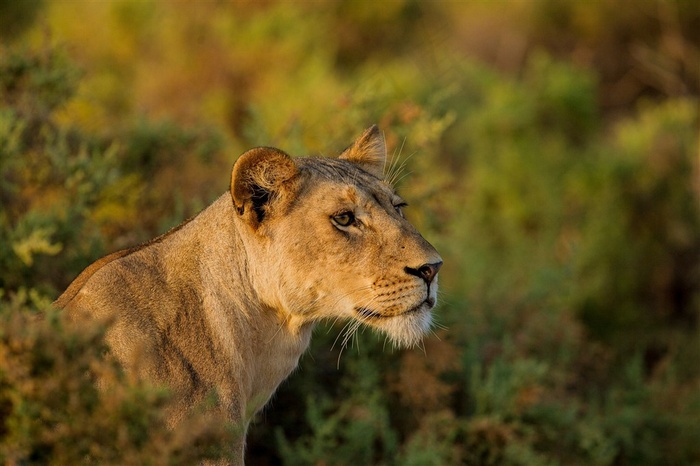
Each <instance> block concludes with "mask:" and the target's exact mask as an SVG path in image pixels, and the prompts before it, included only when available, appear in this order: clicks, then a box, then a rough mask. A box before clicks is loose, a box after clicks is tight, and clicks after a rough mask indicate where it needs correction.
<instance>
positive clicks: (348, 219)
mask: <svg viewBox="0 0 700 466" xmlns="http://www.w3.org/2000/svg"><path fill="white" fill-rule="evenodd" d="M332 218H333V222H335V224H336V225H338V226H341V227H349V226H350V225H352V224H353V223H355V214H353V213H352V212H349V211H348V212H341V213H339V214H336V215H334V216H333V217H332Z"/></svg>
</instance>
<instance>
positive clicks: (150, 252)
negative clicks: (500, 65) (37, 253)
mask: <svg viewBox="0 0 700 466" xmlns="http://www.w3.org/2000/svg"><path fill="white" fill-rule="evenodd" d="M385 154H386V150H385V147H384V141H383V138H382V137H381V135H380V133H379V131H378V129H377V128H376V126H374V127H372V128H369V129H368V130H367V131H365V133H364V134H363V135H362V136H361V137H360V138H359V139H357V141H355V143H354V144H353V145H352V146H351V147H350V148H348V149H347V150H346V151H345V152H343V153H342V154H341V155H340V157H339V158H333V159H331V158H294V159H293V158H291V157H289V156H288V155H287V154H285V153H284V152H282V151H279V150H277V149H272V148H257V149H252V150H250V151H248V152H246V153H245V154H243V155H242V156H241V157H240V158H239V159H238V160H237V161H236V163H235V165H234V167H233V171H232V174H231V189H230V192H228V193H226V194H224V195H222V196H221V197H219V198H218V199H217V200H216V201H215V202H214V203H213V204H212V205H210V206H209V207H208V208H206V209H205V210H204V211H202V212H201V213H200V214H199V215H197V216H196V217H194V218H193V219H191V220H190V221H188V222H186V223H184V224H183V225H181V226H180V227H178V228H176V229H174V230H172V231H170V232H168V233H166V234H165V235H163V236H160V237H158V238H156V239H155V240H153V241H151V242H149V243H147V244H145V245H144V246H141V247H138V248H134V249H129V250H125V251H120V252H116V253H114V254H111V255H109V256H106V257H105V258H103V259H100V260H98V261H97V262H95V263H94V264H92V265H91V266H89V267H88V268H87V269H85V271H84V272H83V273H82V274H80V276H79V277H78V278H77V279H76V280H75V281H74V282H73V283H72V284H71V285H70V286H69V287H68V289H67V290H66V291H65V293H64V294H63V295H62V296H60V297H59V298H58V300H57V301H56V305H57V306H58V307H61V308H64V309H65V313H66V315H67V316H68V317H69V319H71V320H73V321H80V320H81V319H85V318H87V319H105V320H109V321H110V322H112V325H111V327H110V329H109V331H108V334H107V342H108V344H109V346H110V348H111V351H112V354H113V355H114V356H115V357H116V358H117V359H118V360H119V361H120V362H121V364H123V366H124V367H125V369H126V370H127V373H129V374H131V375H132V376H134V377H142V378H145V379H147V380H149V381H151V382H153V383H156V384H165V385H167V386H170V387H171V388H172V389H173V391H174V393H175V395H176V396H175V404H174V406H173V408H172V411H171V419H170V421H171V422H172V423H178V422H185V421H186V418H187V412H188V410H190V409H192V407H193V406H195V405H197V404H198V403H200V402H201V401H202V400H203V399H204V398H205V397H206V396H207V394H208V393H210V392H211V391H215V392H216V394H217V396H218V403H219V407H220V409H222V410H223V411H224V412H225V413H226V414H227V416H228V417H229V419H231V420H232V421H233V422H237V423H239V424H240V425H241V427H242V431H243V435H242V436H241V440H240V443H239V444H237V445H234V449H235V450H236V456H237V458H238V459H237V463H236V464H242V463H243V449H244V438H245V429H246V428H247V425H248V422H249V420H250V419H251V417H252V416H253V414H254V413H255V412H256V411H258V410H259V409H260V408H261V407H262V406H263V405H264V404H265V403H266V402H267V400H268V399H269V398H270V396H271V395H272V393H273V392H274V390H275V389H276V388H277V386H278V385H279V384H280V382H281V381H282V380H284V379H285V378H286V377H287V376H288V375H289V373H290V372H291V371H292V370H293V369H294V368H295V367H296V366H297V363H298V360H299V357H300V355H301V354H302V353H303V352H304V351H305V350H306V348H307V347H308V345H309V339H310V337H311V331H312V329H313V327H314V325H315V323H316V322H317V321H318V320H319V319H323V318H331V319H339V318H340V319H344V318H346V319H352V320H353V321H354V322H357V323H358V325H359V323H364V324H367V325H369V326H372V327H374V328H377V329H379V330H381V331H383V332H385V333H386V334H387V335H388V337H389V338H390V339H391V340H392V341H394V342H395V343H396V344H398V345H401V346H411V345H414V344H416V343H417V342H418V341H419V339H420V338H421V336H422V335H423V334H424V332H426V330H427V329H428V328H429V326H430V319H431V317H430V310H431V308H432V307H433V306H434V305H435V300H436V291H437V277H436V274H437V271H438V270H439V268H440V265H441V264H442V261H441V258H440V256H439V255H438V253H437V252H436V251H435V249H434V248H433V247H432V246H431V245H430V244H428V242H426V241H425V240H424V239H423V238H422V237H421V236H420V234H419V233H418V232H417V231H416V230H415V229H414V228H413V227H412V226H411V225H410V224H409V223H408V222H407V221H406V220H405V219H404V218H403V215H402V213H401V206H402V204H403V201H402V200H401V198H399V197H398V195H397V194H396V193H395V192H394V190H393V188H392V187H391V186H390V185H389V184H388V183H387V182H385V181H383V180H382V179H381V177H382V172H383V169H384V165H385V157H386V155H385Z"/></svg>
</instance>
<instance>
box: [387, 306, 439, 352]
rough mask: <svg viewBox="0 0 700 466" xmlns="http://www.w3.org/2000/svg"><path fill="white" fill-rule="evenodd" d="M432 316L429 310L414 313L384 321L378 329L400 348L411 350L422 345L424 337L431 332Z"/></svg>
mask: <svg viewBox="0 0 700 466" xmlns="http://www.w3.org/2000/svg"><path fill="white" fill-rule="evenodd" d="M431 321H432V315H431V313H430V311H429V310H421V311H418V312H412V313H410V314H408V315H403V316H397V317H395V318H391V319H384V320H382V321H381V322H379V325H378V327H379V328H380V329H381V330H382V331H383V332H384V333H385V334H386V335H387V336H388V337H389V339H390V340H391V342H392V343H393V344H394V345H396V346H397V347H399V348H410V347H412V346H416V345H417V344H418V343H420V341H421V339H422V338H423V335H425V334H426V333H427V332H428V330H430V323H431Z"/></svg>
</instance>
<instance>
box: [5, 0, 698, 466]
mask: <svg viewBox="0 0 700 466" xmlns="http://www.w3.org/2000/svg"><path fill="white" fill-rule="evenodd" d="M0 7H1V8H0V11H2V12H3V13H2V14H0V17H2V24H5V23H7V22H8V18H10V17H12V18H16V19H17V21H15V22H10V23H12V24H13V27H12V28H3V27H0V30H2V37H3V38H4V39H6V40H7V42H6V43H5V44H4V45H2V46H0V201H1V203H2V209H1V210H0V321H1V324H0V329H1V330H0V461H2V462H4V463H6V464H46V463H51V462H53V463H54V464H75V463H76V462H80V461H83V460H85V461H88V462H90V461H92V462H96V463H99V464H126V463H131V464H137V463H138V464H191V463H192V462H196V461H197V460H199V459H203V458H214V457H217V456H221V455H225V454H226V450H225V449H224V448H219V446H220V445H222V444H224V443H225V442H226V438H228V437H227V435H231V432H227V431H226V429H223V428H222V424H221V423H219V422H218V421H217V420H216V419H209V418H208V417H207V416H205V415H202V417H201V418H199V417H198V418H197V420H196V422H194V421H193V422H194V423H193V426H194V427H190V429H191V430H189V431H188V432H184V431H183V432H180V431H179V430H176V431H169V430H167V429H165V428H164V426H163V425H162V422H161V421H160V419H162V417H161V416H162V409H163V406H164V405H165V404H166V402H167V393H165V392H163V391H162V390H160V389H158V388H149V387H142V386H134V385H133V384H130V382H129V381H128V380H124V377H123V375H121V374H120V372H119V369H118V368H116V367H114V366H113V365H112V363H111V362H110V360H109V358H106V357H105V356H104V354H103V349H104V348H103V343H102V342H101V335H102V332H103V329H100V328H95V329H89V330H83V331H79V332H78V331H76V330H75V329H71V328H67V327H64V326H63V325H62V324H61V323H60V319H58V318H57V317H56V316H55V314H53V313H52V311H50V302H51V301H52V300H53V299H54V298H55V297H56V296H57V295H58V293H60V291H62V290H63V289H64V288H65V286H67V284H68V283H69V282H70V281H71V280H72V279H73V278H74V277H75V276H76V275H77V274H78V273H79V272H80V271H81V270H82V269H83V268H84V267H85V266H87V265H88V264H89V263H90V262H91V261H93V260H95V259H97V258H98V257H100V256H101V255H103V254H105V253H107V252H109V251H113V250H116V249H119V248H123V247H127V246H131V245H134V244H136V243H139V242H141V241H144V240H147V239H149V238H151V237H153V236H155V235H157V234H158V233H160V232H163V231H164V230H166V229H167V228H169V227H171V226H173V225H176V224H177V223H179V222H180V221H182V220H183V219H185V218H187V217H188V216H190V215H193V214H195V213H196V212H197V211H198V210H199V209H201V208H202V207H203V206H205V205H206V204H207V203H208V202H209V201H210V200H212V199H213V198H214V197H215V196H217V195H219V194H220V193H221V192H223V191H224V190H225V189H226V187H227V183H228V175H227V173H228V171H229V170H230V167H231V164H232V163H233V160H234V159H235V156H236V155H237V154H239V153H241V152H242V151H243V150H245V149H247V148H249V147H252V146H255V145H263V144H264V145H275V146H278V147H281V148H283V149H285V150H288V151H289V152H291V153H293V154H296V155H305V154H315V153H319V152H322V153H325V154H326V155H331V153H332V152H335V151H340V150H341V149H342V148H343V147H344V146H345V145H346V144H347V143H348V142H349V141H351V140H352V138H353V137H355V136H356V135H357V134H358V133H359V132H360V131H361V130H362V129H363V128H365V127H366V126H368V125H369V124H371V123H375V122H376V123H379V124H380V126H381V127H382V129H383V130H384V131H385V136H386V139H387V143H388V145H389V147H390V150H391V152H392V154H393V156H394V157H395V159H396V160H397V162H396V163H397V164H404V167H405V169H404V173H403V174H404V175H406V176H405V177H403V178H401V179H400V180H399V181H398V184H399V187H400V189H401V191H402V193H403V194H404V195H405V197H406V198H407V199H408V200H409V203H410V204H411V208H410V209H409V210H408V215H409V217H410V218H411V220H412V221H413V222H414V223H415V224H416V225H417V226H418V227H419V229H420V230H421V231H422V232H423V233H424V235H425V236H426V237H427V238H428V239H429V240H430V241H431V242H433V243H434V244H435V245H436V246H437V247H438V249H439V250H440V251H441V253H442V255H443V257H444V259H445V266H444V268H443V270H442V273H441V301H442V303H443V304H442V306H441V307H440V308H439V310H438V311H437V313H436V317H435V318H436V320H437V322H438V323H439V327H437V328H436V335H433V336H430V337H428V338H426V340H425V344H424V348H423V351H421V350H410V351H392V350H390V349H388V348H385V346H384V342H383V341H381V340H379V339H377V338H376V336H374V335H372V334H371V332H368V333H366V334H360V335H358V336H357V338H356V340H355V341H354V342H353V347H352V348H347V349H345V351H344V352H342V354H339V349H338V348H334V349H331V348H332V347H333V343H334V340H335V338H336V335H337V333H338V332H339V331H340V329H339V328H335V327H332V326H323V327H321V328H319V330H318V331H317V332H316V334H315V336H314V341H313V343H312V348H311V350H310V354H309V355H307V356H306V357H305V358H303V360H302V362H301V368H300V370H299V371H298V372H297V373H295V375H293V376H292V377H291V378H290V380H289V381H288V382H286V383H285V384H283V386H282V387H281V388H280V390H279V392H278V394H277V395H276V397H275V398H274V400H273V402H272V403H271V406H269V407H268V408H267V409H266V411H265V412H264V413H263V414H262V415H261V416H260V420H259V422H258V423H257V424H256V425H254V426H253V427H252V429H251V432H250V435H249V442H248V443H249V451H248V462H249V464H288V465H301V464H316V465H343V464H348V465H349V464H375V465H452V464H465V465H656V464H673V465H685V464H698V463H700V441H698V439H700V367H699V366H698V364H697V358H698V355H700V329H699V324H700V322H699V319H700V207H699V203H698V196H699V195H700V166H699V164H700V162H699V160H698V157H700V150H699V147H698V135H699V128H700V115H699V111H698V106H699V105H698V104H699V101H698V96H699V94H700V66H698V64H699V63H700V40H698V37H697V34H696V32H695V31H696V30H697V24H698V22H700V7H698V6H697V5H696V4H695V2H692V1H690V0H677V1H675V0H665V1H659V2H637V3H634V4H624V5H621V4H619V3H618V2H615V1H612V0H602V1H600V2H595V3H589V2H558V1H551V0H535V1H531V2H512V3H510V2H509V3H496V4H494V3H488V2H487V3H482V2H473V3H459V2H444V3H438V2H431V3H428V2H419V1H413V0H402V1H399V0H397V1H392V2H345V1H338V2H327V3H323V4H317V3H300V4H294V3H290V2H284V1H282V2H266V3H265V4H259V3H258V2H252V1H251V2H235V3H231V4H227V3H225V2H202V3H198V4H197V5H196V7H195V6H193V5H189V4H185V3H179V2H174V3H170V2H157V1H139V2H135V1H129V0H114V1H110V2H71V3H65V2H26V5H25V4H24V3H22V5H20V4H19V3H17V4H16V5H15V4H14V3H12V2H10V3H8V2H0ZM20 10H21V11H20ZM6 11H7V12H8V13H7V14H5V13H4V12H6ZM8 24H9V23H8ZM77 25H80V27H77ZM222 175H224V176H222ZM409 175H410V176H409ZM95 373H101V374H105V373H107V374H109V377H110V380H113V383H112V384H110V385H111V388H110V389H109V390H106V391H97V390H95V389H94V387H93V386H92V382H91V379H90V377H89V375H90V374H95Z"/></svg>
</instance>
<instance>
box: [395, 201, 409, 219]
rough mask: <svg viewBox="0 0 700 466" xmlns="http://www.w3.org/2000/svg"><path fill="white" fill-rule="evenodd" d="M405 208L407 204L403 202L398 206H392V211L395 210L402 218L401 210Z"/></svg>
mask: <svg viewBox="0 0 700 466" xmlns="http://www.w3.org/2000/svg"><path fill="white" fill-rule="evenodd" d="M406 206H408V204H406V203H405V202H402V203H400V204H396V205H395V206H394V209H395V210H396V212H398V214H399V215H400V216H402V217H403V210H402V209H403V208H404V207H406Z"/></svg>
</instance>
